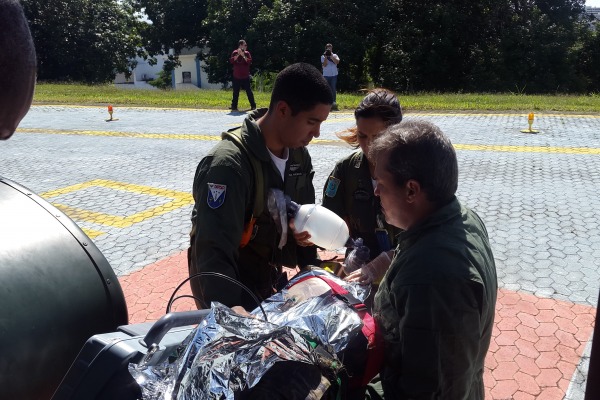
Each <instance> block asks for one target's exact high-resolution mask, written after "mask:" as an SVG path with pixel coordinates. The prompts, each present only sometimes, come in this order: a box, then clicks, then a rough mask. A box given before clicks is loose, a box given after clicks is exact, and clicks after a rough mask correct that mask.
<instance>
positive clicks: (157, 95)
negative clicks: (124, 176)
mask: <svg viewBox="0 0 600 400" xmlns="http://www.w3.org/2000/svg"><path fill="white" fill-rule="evenodd" d="M231 95H232V93H231V90H194V91H183V90H180V91H174V90H168V91H163V90H143V89H122V88H117V87H115V86H114V85H93V86H90V85H81V84H54V83H52V84H51V83H38V85H37V87H36V90H35V95H34V99H33V102H34V104H70V105H108V104H112V105H113V106H115V107H118V106H140V107H165V108H171V107H177V108H213V109H226V108H227V107H228V106H229V105H230V104H231ZM254 96H255V98H256V103H257V104H258V106H259V107H267V106H268V104H269V98H270V93H265V92H254ZM362 97H363V94H361V93H338V94H337V103H338V106H339V108H340V110H346V111H351V110H354V107H356V105H357V104H358V103H359V102H360V100H361V99H362ZM398 97H399V98H400V103H401V104H402V107H403V109H404V111H405V112H411V111H413V112H417V111H421V112H423V111H431V112H434V111H457V112H458V111H484V112H485V111H487V112H511V111H515V112H529V111H543V112H568V113H585V114H592V113H593V114H596V113H600V94H590V95H521V94H512V93H508V94H486V93H482V94H474V93H473V94H472V93H460V94H435V93H419V94H410V95H404V94H399V96H398ZM239 108H240V109H247V108H250V105H249V103H248V100H247V99H246V93H244V92H243V91H242V92H241V93H240V101H239Z"/></svg>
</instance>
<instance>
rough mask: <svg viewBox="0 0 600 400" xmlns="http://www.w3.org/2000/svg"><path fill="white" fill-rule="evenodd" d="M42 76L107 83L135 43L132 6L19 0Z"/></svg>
mask: <svg viewBox="0 0 600 400" xmlns="http://www.w3.org/2000/svg"><path fill="white" fill-rule="evenodd" d="M22 4H23V9H24V11H25V15H26V16H27V19H28V20H29V24H30V28H31V33H32V36H33V40H34V42H35V47H36V52H37V57H38V77H39V79H42V80H56V81H81V82H89V83H96V82H107V81H111V80H112V79H114V76H115V73H117V72H128V71H129V70H130V68H131V62H132V61H131V60H132V58H133V57H134V56H135V55H136V50H137V48H138V46H139V45H140V37H139V33H138V26H139V23H138V21H137V19H136V18H135V17H134V12H133V8H132V7H131V6H130V5H129V4H128V3H127V2H119V1H117V0H22Z"/></svg>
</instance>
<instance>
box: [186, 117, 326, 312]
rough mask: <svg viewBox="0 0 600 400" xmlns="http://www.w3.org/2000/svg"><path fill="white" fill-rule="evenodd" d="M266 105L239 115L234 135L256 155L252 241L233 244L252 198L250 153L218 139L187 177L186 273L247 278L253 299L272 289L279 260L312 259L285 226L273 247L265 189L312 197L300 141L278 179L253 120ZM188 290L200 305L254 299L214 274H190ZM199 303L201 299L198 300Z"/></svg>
mask: <svg viewBox="0 0 600 400" xmlns="http://www.w3.org/2000/svg"><path fill="white" fill-rule="evenodd" d="M265 112H266V109H261V110H257V111H254V112H253V113H252V114H251V115H249V116H248V117H247V118H246V119H245V120H244V122H243V125H242V127H241V132H240V134H241V139H242V141H243V143H244V145H245V147H246V148H247V149H249V150H250V151H251V152H252V157H255V159H257V160H258V161H259V162H260V165H261V167H262V175H263V177H264V181H263V182H264V188H265V190H264V192H265V193H264V203H263V204H264V208H263V212H262V213H261V214H260V215H259V216H258V217H257V216H254V217H256V218H257V220H256V224H255V226H254V229H253V231H252V237H251V240H250V241H249V242H248V244H247V245H246V246H244V247H242V248H240V243H241V239H242V233H243V231H244V228H245V225H246V224H247V223H248V221H249V220H250V218H251V216H252V212H253V207H254V201H255V192H254V190H255V186H256V182H255V174H254V170H253V167H252V162H251V159H250V158H249V156H248V154H247V152H246V151H245V150H242V149H241V148H240V147H239V146H238V145H237V144H236V143H234V141H232V140H230V139H227V138H224V140H222V141H221V142H219V143H218V144H217V145H216V146H215V147H214V148H213V149H212V150H211V152H210V153H209V154H208V155H207V156H206V157H205V158H204V159H202V161H201V162H200V164H199V165H198V168H197V170H196V175H195V178H194V186H193V195H194V201H195V206H194V209H193V211H192V232H191V233H190V240H191V246H190V249H189V252H188V264H189V272H190V276H191V275H193V274H195V273H198V272H217V273H221V274H224V275H227V276H229V277H231V278H234V279H236V280H238V281H240V282H241V283H243V284H244V285H246V286H247V287H248V288H249V289H250V290H251V291H252V292H253V293H254V294H255V295H256V296H257V297H258V299H259V300H263V299H265V298H266V297H268V296H270V295H272V294H273V293H274V287H275V285H276V284H277V282H278V280H279V279H281V278H282V273H281V266H282V265H287V266H296V265H300V266H305V265H308V264H313V263H315V260H316V259H317V254H316V248H315V247H300V246H297V245H296V242H295V240H294V237H293V234H292V232H291V230H289V229H288V238H287V244H286V245H285V246H284V247H283V248H282V249H279V248H278V244H279V240H280V234H279V233H278V230H277V225H276V223H275V222H274V220H273V219H272V218H271V216H270V214H269V211H268V207H267V193H268V190H269V188H277V189H280V190H283V191H284V193H285V194H287V195H289V196H290V197H291V198H292V200H294V201H295V202H297V203H299V204H307V203H314V201H315V191H314V187H313V183H312V178H313V175H314V171H313V168H312V163H311V159H310V155H309V154H308V151H307V150H306V149H305V148H298V149H289V158H288V161H287V164H286V168H285V174H284V176H285V181H284V180H283V179H282V178H281V175H280V173H279V171H278V170H277V168H276V167H275V165H274V164H273V161H272V160H271V157H270V154H269V151H268V149H267V147H266V145H265V141H264V138H263V135H262V133H261V131H260V128H259V127H258V125H257V124H256V120H258V118H260V117H261V116H262V115H264V114H265ZM190 283H191V286H192V292H193V294H194V296H195V297H197V298H199V299H202V300H203V301H204V303H205V304H206V305H210V302H211V301H219V302H221V303H223V304H225V305H227V306H234V305H242V306H244V307H245V308H247V309H254V308H255V307H256V306H257V304H256V303H255V302H254V301H252V299H251V297H249V296H248V295H246V294H244V293H243V291H242V290H241V289H239V288H238V287H237V286H235V285H233V284H231V283H229V282H227V281H226V280H224V279H219V278H214V277H201V278H194V279H192V280H191V281H190ZM197 304H198V306H199V307H200V306H201V304H199V303H198V301H197Z"/></svg>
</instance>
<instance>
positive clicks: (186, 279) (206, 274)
mask: <svg viewBox="0 0 600 400" xmlns="http://www.w3.org/2000/svg"><path fill="white" fill-rule="evenodd" d="M202 276H214V277H217V278H223V279H226V280H228V281H230V282H232V283H235V284H236V285H238V286H239V287H241V288H242V289H244V290H245V291H246V292H247V293H248V294H249V295H250V297H252V299H253V300H254V301H255V302H256V304H258V307H259V308H260V311H262V313H263V316H264V317H265V321H266V322H269V319H268V318H267V313H266V312H265V309H264V308H263V307H262V304H260V301H259V300H258V298H257V297H256V296H255V295H254V293H252V291H251V290H250V289H248V287H246V285H244V284H243V283H241V282H239V281H237V280H235V279H233V278H232V277H229V276H227V275H223V274H220V273H218V272H198V273H195V274H194V275H191V276H189V277H187V278H185V279H184V280H183V282H181V283H180V284H179V285H178V286H177V287H176V288H175V290H174V291H173V294H172V295H171V298H170V299H169V302H168V303H167V314H168V313H169V310H170V308H171V303H172V302H173V298H174V297H175V293H177V292H178V291H179V289H181V287H182V286H183V285H184V284H186V283H187V282H189V281H190V280H191V279H194V278H200V277H202ZM202 303H204V302H203V301H202Z"/></svg>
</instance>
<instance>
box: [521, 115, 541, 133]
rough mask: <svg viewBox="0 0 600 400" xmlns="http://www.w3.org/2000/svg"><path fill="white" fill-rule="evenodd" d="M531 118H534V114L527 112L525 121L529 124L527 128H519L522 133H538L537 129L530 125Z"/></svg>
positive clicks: (531, 123)
mask: <svg viewBox="0 0 600 400" xmlns="http://www.w3.org/2000/svg"><path fill="white" fill-rule="evenodd" d="M533 119H534V115H533V113H532V112H530V113H529V115H528V116H527V123H528V124H529V129H521V132H523V133H538V132H539V131H538V130H535V129H532V128H531V126H532V125H533Z"/></svg>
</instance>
